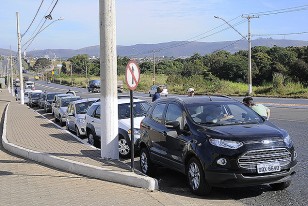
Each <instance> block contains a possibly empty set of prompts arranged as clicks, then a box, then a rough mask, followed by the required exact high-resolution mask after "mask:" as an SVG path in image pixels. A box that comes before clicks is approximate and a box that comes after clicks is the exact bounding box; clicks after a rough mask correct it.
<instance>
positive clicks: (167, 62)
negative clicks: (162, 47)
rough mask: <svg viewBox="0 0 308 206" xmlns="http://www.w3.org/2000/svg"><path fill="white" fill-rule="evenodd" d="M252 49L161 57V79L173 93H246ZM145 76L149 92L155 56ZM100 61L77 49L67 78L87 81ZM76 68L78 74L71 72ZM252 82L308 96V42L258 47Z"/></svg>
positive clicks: (64, 71) (268, 91) (265, 89)
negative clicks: (188, 89)
mask: <svg viewBox="0 0 308 206" xmlns="http://www.w3.org/2000/svg"><path fill="white" fill-rule="evenodd" d="M247 53H248V52H247V51H239V52H236V53H234V54H231V53H229V52H227V51H219V52H216V53H212V54H208V55H205V56H201V55H199V54H194V55H193V56H191V57H189V58H186V59H162V60H159V61H156V62H157V63H156V65H155V74H156V75H155V83H156V84H166V85H168V89H169V91H170V92H171V93H178V94H184V93H186V89H187V88H189V87H194V88H195V90H196V93H197V94H224V95H246V93H247V91H248V86H247V76H248V66H247V65H248V57H247V56H248V54H247ZM129 60H130V59H129V58H128V57H123V58H120V57H118V75H119V76H118V79H119V80H123V81H125V76H124V75H125V68H126V65H127V63H128V61H129ZM138 61H139V66H140V71H141V81H140V83H139V86H138V88H137V90H139V91H144V92H147V91H148V90H149V88H150V86H151V85H152V84H153V68H154V65H153V61H145V60H138ZM99 65H100V62H99V60H98V59H89V58H88V56H87V55H77V56H74V57H72V58H70V59H68V61H67V62H63V63H62V68H61V75H60V76H57V79H58V80H59V79H61V81H62V82H65V81H66V82H69V83H71V82H72V80H73V82H74V84H77V85H80V86H85V85H86V82H87V81H86V79H85V74H86V73H87V75H88V79H97V78H99V73H100V67H99ZM70 72H72V73H73V74H74V75H73V77H72V78H71V77H70ZM252 82H253V92H254V95H270V96H280V97H308V89H307V86H308V47H287V48H282V47H276V46H274V47H272V48H268V47H264V46H257V47H254V48H252Z"/></svg>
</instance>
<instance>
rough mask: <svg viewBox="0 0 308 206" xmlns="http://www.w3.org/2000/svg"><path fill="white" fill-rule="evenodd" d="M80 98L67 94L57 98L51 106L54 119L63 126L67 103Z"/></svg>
mask: <svg viewBox="0 0 308 206" xmlns="http://www.w3.org/2000/svg"><path fill="white" fill-rule="evenodd" d="M80 99H81V98H80V97H79V96H67V97H62V98H58V99H57V101H56V102H55V106H54V108H53V115H54V117H55V121H56V122H58V121H59V122H60V125H61V126H63V125H64V124H65V123H66V110H67V107H68V105H69V103H70V102H73V101H76V100H80Z"/></svg>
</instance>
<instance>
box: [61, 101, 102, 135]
mask: <svg viewBox="0 0 308 206" xmlns="http://www.w3.org/2000/svg"><path fill="white" fill-rule="evenodd" d="M98 100H99V98H88V99H81V100H77V101H73V102H70V103H69V105H68V107H67V111H66V115H65V116H66V129H67V130H68V131H73V132H76V135H77V136H78V137H83V136H85V135H86V121H85V117H86V113H87V111H88V108H89V107H90V106H91V105H92V104H93V103H94V102H97V101H98Z"/></svg>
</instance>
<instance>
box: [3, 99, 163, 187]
mask: <svg viewBox="0 0 308 206" xmlns="http://www.w3.org/2000/svg"><path fill="white" fill-rule="evenodd" d="M9 104H10V103H9ZM9 104H7V106H6V108H5V115H4V121H3V133H2V144H3V147H4V148H5V149H6V150H8V151H10V152H12V153H14V154H17V155H19V156H22V157H24V158H27V159H30V160H33V161H36V162H40V163H44V164H46V165H49V166H52V167H55V168H58V169H61V170H64V171H67V172H71V173H75V174H79V175H85V176H88V177H93V178H97V179H101V180H105V181H109V182H115V183H120V184H125V185H129V186H134V187H140V188H144V189H148V190H151V191H153V190H158V182H157V180H156V179H154V178H151V177H148V176H142V175H138V174H136V173H133V172H130V171H114V170H112V169H107V168H101V167H96V166H93V165H88V164H84V163H81V162H76V161H72V160H67V159H63V158H59V157H56V156H53V155H50V154H48V153H41V152H36V151H33V150H29V149H26V148H23V147H20V146H17V145H14V144H12V143H9V142H8V140H7V138H6V126H7V111H8V108H9Z"/></svg>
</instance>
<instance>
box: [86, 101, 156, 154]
mask: <svg viewBox="0 0 308 206" xmlns="http://www.w3.org/2000/svg"><path fill="white" fill-rule="evenodd" d="M100 104H101V103H100V102H97V103H94V104H92V106H91V107H90V108H89V109H88V112H87V114H86V133H87V137H88V141H89V143H90V144H92V145H94V146H95V147H98V148H100V146H101V143H100V142H101V141H100V140H101V138H100V137H101V130H100V128H101V119H100ZM149 107H150V104H149V103H148V102H146V101H144V100H141V99H134V140H135V146H136V150H138V146H139V144H138V142H139V137H140V133H139V128H140V122H141V120H142V119H143V118H144V115H145V113H146V112H147V110H148V108H149ZM118 111H119V112H118V115H119V116H118V119H119V121H118V125H119V130H118V131H119V139H118V141H119V155H120V157H128V156H129V155H130V151H131V124H130V99H129V98H120V99H118Z"/></svg>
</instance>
